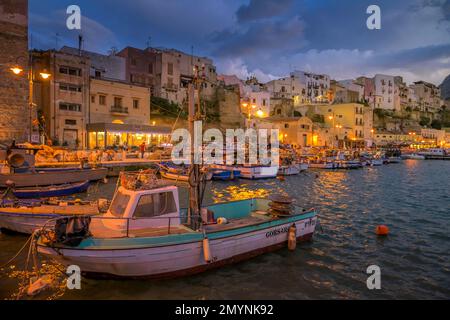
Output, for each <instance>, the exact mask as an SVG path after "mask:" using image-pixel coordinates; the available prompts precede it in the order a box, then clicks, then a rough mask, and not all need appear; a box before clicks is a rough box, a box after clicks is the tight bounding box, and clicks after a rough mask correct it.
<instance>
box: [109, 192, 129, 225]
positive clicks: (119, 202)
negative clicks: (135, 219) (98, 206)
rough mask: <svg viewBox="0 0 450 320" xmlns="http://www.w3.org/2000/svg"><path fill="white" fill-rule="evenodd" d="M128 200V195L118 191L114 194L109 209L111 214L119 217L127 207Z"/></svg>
mask: <svg viewBox="0 0 450 320" xmlns="http://www.w3.org/2000/svg"><path fill="white" fill-rule="evenodd" d="M129 201H130V196H129V195H126V194H123V193H121V192H120V191H119V192H117V193H116V195H115V196H114V199H113V201H112V203H111V206H110V208H109V211H110V212H111V214H112V215H114V216H116V217H119V218H120V217H122V216H123V214H124V213H125V209H126V208H127V205H128V202H129Z"/></svg>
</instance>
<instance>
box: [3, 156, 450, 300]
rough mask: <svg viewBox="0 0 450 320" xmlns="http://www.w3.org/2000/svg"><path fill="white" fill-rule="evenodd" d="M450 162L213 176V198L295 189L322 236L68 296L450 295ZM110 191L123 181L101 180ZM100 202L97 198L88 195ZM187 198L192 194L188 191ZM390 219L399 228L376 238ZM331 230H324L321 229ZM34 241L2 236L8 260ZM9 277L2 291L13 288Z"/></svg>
mask: <svg viewBox="0 0 450 320" xmlns="http://www.w3.org/2000/svg"><path fill="white" fill-rule="evenodd" d="M449 177H450V162H444V161H442V162H441V161H435V162H433V161H404V162H403V163H402V164H395V165H389V166H383V167H375V168H364V169H362V170H354V171H353V170H351V171H309V172H307V173H305V174H301V175H299V176H293V177H286V179H285V181H280V180H265V181H248V180H240V181H239V182H238V183H236V182H213V183H212V184H211V185H210V186H208V187H207V189H206V190H207V194H206V196H205V200H206V203H216V202H220V201H231V200H242V199H246V198H251V197H267V196H268V195H271V194H275V193H281V194H284V195H290V196H292V197H294V198H295V199H296V200H297V203H298V204H299V205H301V206H303V207H305V208H311V207H315V208H317V210H318V212H319V217H320V225H321V228H320V227H319V228H318V230H317V232H316V235H315V238H314V241H313V242H312V243H306V244H302V245H300V246H299V247H298V248H297V250H296V251H295V252H294V253H291V252H288V251H287V250H280V251H277V252H275V253H271V254H266V255H263V256H261V257H258V258H255V259H252V260H250V261H247V262H243V263H239V264H236V265H233V266H228V267H224V268H221V269H219V270H214V271H211V272H207V273H204V274H202V275H198V276H192V277H188V278H182V279H175V280H170V281H167V280H166V281H152V282H150V281H95V280H89V279H85V280H84V281H83V290H81V291H71V292H67V293H66V295H65V296H64V298H66V299H83V298H86V299H110V298H122V299H312V298H314V299H321V298H328V299H329V298H339V299H353V298H370V299H400V298H404V299H419V298H422V299H429V298H439V299H449V298H450V281H449V279H450V260H449V249H450V206H449V204H450V192H449V188H450V185H449ZM100 188H101V191H102V196H104V195H111V194H112V192H113V190H114V181H111V182H110V184H109V185H106V186H101V187H100ZM89 197H91V198H94V197H95V195H89ZM181 204H182V206H186V205H187V194H186V192H185V190H184V191H183V192H181ZM378 224H387V225H388V226H389V227H390V229H391V233H390V235H389V236H388V237H387V238H377V237H376V235H375V234H374V229H375V227H376V225H378ZM322 229H323V232H322ZM25 240H26V238H24V237H20V236H7V235H0V248H1V249H2V250H0V262H2V261H6V260H7V258H10V257H11V256H12V255H13V254H14V253H15V252H16V251H17V250H18V249H19V248H20V246H21V245H22V244H23V242H24V241H25ZM372 264H376V265H379V266H380V267H381V273H382V290H380V291H369V290H368V289H367V288H366V279H367V275H366V274H365V270H366V268H367V267H368V266H369V265H372ZM0 281H2V282H3V284H5V285H2V286H0V297H3V296H5V295H6V293H5V292H6V291H7V289H11V288H12V283H11V282H10V281H4V280H3V279H1V280H0Z"/></svg>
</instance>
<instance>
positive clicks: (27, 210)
mask: <svg viewBox="0 0 450 320" xmlns="http://www.w3.org/2000/svg"><path fill="white" fill-rule="evenodd" d="M96 214H99V208H98V204H97V203H91V202H80V201H58V202H54V201H41V200H6V199H5V200H2V201H1V203H0V228H1V229H6V230H10V231H14V232H18V233H23V234H31V233H33V231H35V230H36V229H39V228H42V227H44V226H46V225H47V226H49V227H52V226H54V224H55V221H56V219H57V218H60V217H69V216H86V215H89V216H90V215H96Z"/></svg>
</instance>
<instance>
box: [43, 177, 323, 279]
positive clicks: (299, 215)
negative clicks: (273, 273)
mask: <svg viewBox="0 0 450 320" xmlns="http://www.w3.org/2000/svg"><path fill="white" fill-rule="evenodd" d="M122 174H123V175H125V174H126V175H127V176H128V177H129V178H127V179H129V180H131V179H132V175H131V173H122ZM135 179H137V180H138V181H139V182H138V183H137V182H136V183H135V182H131V183H125V184H122V185H121V186H120V187H119V188H118V190H117V192H116V193H115V195H114V198H113V201H112V203H111V206H110V208H109V210H108V212H107V213H106V214H105V215H104V216H102V217H93V218H92V223H91V225H90V226H89V230H84V231H85V232H84V233H88V232H87V231H89V233H90V234H91V236H88V237H86V238H85V239H84V240H83V241H81V243H79V244H77V245H75V246H69V245H65V244H61V243H60V242H58V241H57V240H56V239H58V238H59V237H55V238H54V239H52V238H51V237H50V238H49V237H47V236H46V234H47V233H46V232H43V233H42V236H41V237H40V238H39V239H38V241H37V249H38V252H39V253H40V254H41V255H43V256H45V257H47V258H50V259H53V260H55V261H58V262H60V263H62V264H63V265H66V266H69V265H77V266H79V267H80V268H81V270H82V271H83V273H84V274H86V275H91V276H103V277H111V278H116V277H125V278H140V277H145V278H167V277H176V276H185V275H189V274H194V273H199V272H203V271H206V270H209V269H212V268H216V267H220V266H223V265H225V264H229V263H234V262H237V261H240V260H244V259H248V258H251V257H254V256H256V255H259V254H262V253H265V252H268V251H272V250H275V249H278V248H282V247H285V246H286V244H287V242H288V237H295V238H297V239H298V240H309V239H311V237H312V236H313V233H314V231H315V227H316V223H317V215H316V211H315V210H314V209H310V210H303V209H301V208H300V207H298V206H292V209H290V212H288V213H285V214H278V215H277V214H271V213H270V212H273V210H274V209H273V208H274V206H273V204H271V200H269V199H248V200H243V201H236V202H229V203H219V204H214V205H211V206H206V207H202V209H201V215H200V216H192V215H189V214H188V211H186V210H183V209H180V204H179V200H178V188H177V187H176V186H173V185H167V184H162V183H161V182H160V181H158V180H156V179H154V178H152V177H146V176H143V175H142V174H136V175H135ZM124 180H126V179H121V181H124ZM145 181H153V182H152V183H151V184H148V183H146V182H145ZM129 186H139V187H137V188H130V187H129ZM271 210H272V211H271ZM211 217H212V218H211Z"/></svg>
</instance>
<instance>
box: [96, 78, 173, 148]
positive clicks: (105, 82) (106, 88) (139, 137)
mask: <svg viewBox="0 0 450 320" xmlns="http://www.w3.org/2000/svg"><path fill="white" fill-rule="evenodd" d="M88 119H89V124H88V125H87V131H88V147H89V148H90V149H94V148H106V147H124V146H127V147H131V146H139V145H140V144H141V143H142V142H145V143H146V144H147V145H158V144H160V143H162V142H168V140H169V134H170V128H162V127H158V126H156V124H153V123H151V122H150V89H149V88H148V87H143V86H139V85H135V84H133V85H132V84H130V83H127V82H123V81H117V80H111V79H104V78H101V79H98V78H92V79H91V81H90V105H89V113H88Z"/></svg>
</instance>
